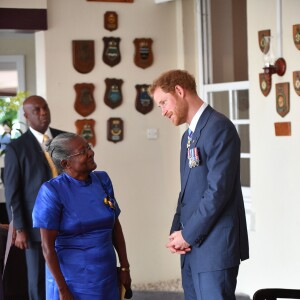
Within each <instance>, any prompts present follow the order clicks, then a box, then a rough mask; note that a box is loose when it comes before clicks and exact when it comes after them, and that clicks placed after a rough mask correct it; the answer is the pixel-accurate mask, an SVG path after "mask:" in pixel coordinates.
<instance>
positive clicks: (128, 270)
mask: <svg viewBox="0 0 300 300" xmlns="http://www.w3.org/2000/svg"><path fill="white" fill-rule="evenodd" d="M120 270H121V271H123V272H130V269H129V268H122V267H120Z"/></svg>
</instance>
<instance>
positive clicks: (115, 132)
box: [107, 118, 124, 143]
mask: <svg viewBox="0 0 300 300" xmlns="http://www.w3.org/2000/svg"><path fill="white" fill-rule="evenodd" d="M123 127H124V126H123V120H122V119H121V118H110V119H108V121H107V140H109V141H111V142H114V143H117V142H121V141H122V140H123V136H124V134H123Z"/></svg>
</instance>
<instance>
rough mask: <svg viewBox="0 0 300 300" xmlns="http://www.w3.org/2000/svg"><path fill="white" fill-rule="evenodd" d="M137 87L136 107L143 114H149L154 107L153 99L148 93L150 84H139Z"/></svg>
mask: <svg viewBox="0 0 300 300" xmlns="http://www.w3.org/2000/svg"><path fill="white" fill-rule="evenodd" d="M135 88H136V98H135V108H136V110H137V111H138V112H140V113H142V114H144V115H145V114H147V113H149V112H150V111H151V110H152V109H153V99H152V97H151V96H150V95H149V93H148V88H149V85H148V84H137V85H136V86H135Z"/></svg>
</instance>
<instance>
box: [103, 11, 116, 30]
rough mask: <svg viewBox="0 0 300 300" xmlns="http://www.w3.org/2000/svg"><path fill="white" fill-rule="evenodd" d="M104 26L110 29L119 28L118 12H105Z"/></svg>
mask: <svg viewBox="0 0 300 300" xmlns="http://www.w3.org/2000/svg"><path fill="white" fill-rule="evenodd" d="M104 28H105V29H106V30H109V31H114V30H116V29H118V14H117V13H116V12H115V11H107V12H106V13H105V14H104Z"/></svg>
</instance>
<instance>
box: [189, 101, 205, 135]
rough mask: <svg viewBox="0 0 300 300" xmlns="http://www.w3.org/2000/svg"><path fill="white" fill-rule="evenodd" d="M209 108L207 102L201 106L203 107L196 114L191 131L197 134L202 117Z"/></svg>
mask: <svg viewBox="0 0 300 300" xmlns="http://www.w3.org/2000/svg"><path fill="white" fill-rule="evenodd" d="M207 106H208V104H207V103H206V102H203V104H202V105H201V107H200V108H199V109H198V111H197V112H196V114H195V115H194V117H193V119H192V121H191V124H190V126H189V128H190V130H192V131H193V132H195V129H196V126H197V123H198V121H199V119H200V117H201V115H202V113H203V112H204V110H205V108H206V107H207Z"/></svg>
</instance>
